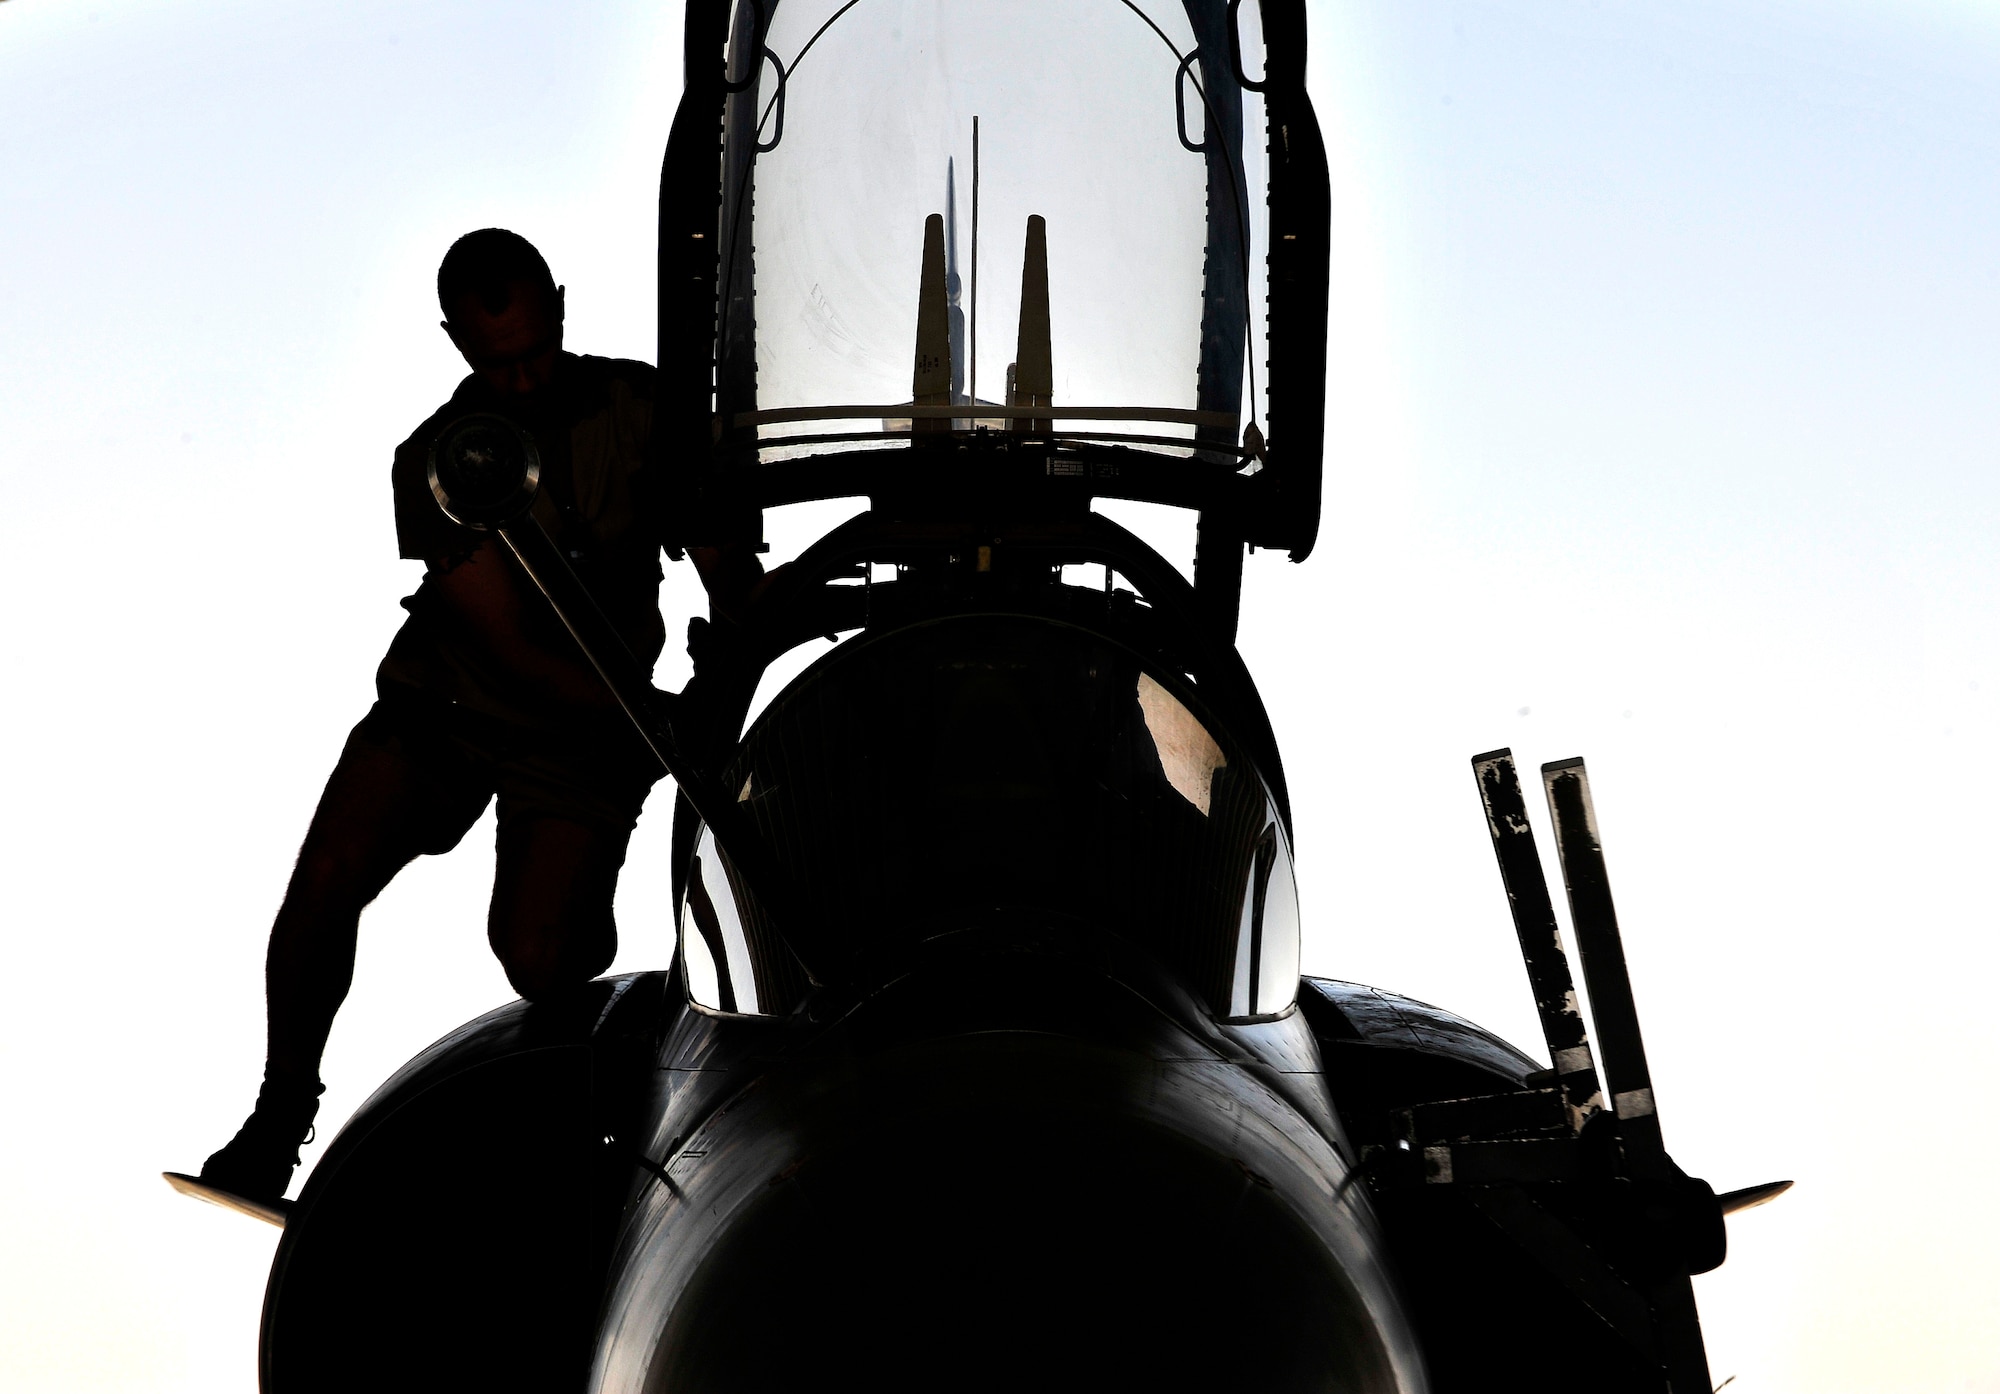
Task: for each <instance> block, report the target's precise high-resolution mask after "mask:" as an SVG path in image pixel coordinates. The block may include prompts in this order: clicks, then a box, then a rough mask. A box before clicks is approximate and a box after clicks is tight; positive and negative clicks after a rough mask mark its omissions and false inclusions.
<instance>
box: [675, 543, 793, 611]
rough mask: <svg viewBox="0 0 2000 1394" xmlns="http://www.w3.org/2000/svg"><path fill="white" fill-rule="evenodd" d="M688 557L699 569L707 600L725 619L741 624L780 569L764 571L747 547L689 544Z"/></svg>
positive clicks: (781, 569) (697, 569) (755, 555)
mask: <svg viewBox="0 0 2000 1394" xmlns="http://www.w3.org/2000/svg"><path fill="white" fill-rule="evenodd" d="M687 553H688V559H689V560H690V561H692V562H693V563H694V569H695V570H696V571H698V572H700V573H701V583H702V585H703V586H705V587H706V588H707V590H708V600H709V604H711V605H712V606H714V607H715V613H716V614H718V615H720V616H722V618H724V619H726V620H733V621H734V622H736V623H737V624H742V623H743V622H744V621H745V619H747V618H748V616H749V614H750V612H751V610H753V609H754V608H755V607H756V604H757V601H758V599H759V598H760V597H762V596H763V594H764V592H765V591H766V590H768V589H769V588H770V585H771V582H772V581H774V580H776V579H777V577H778V576H779V575H780V573H782V572H783V571H784V569H785V568H784V567H782V566H781V567H778V568H777V569H776V570H775V571H770V572H766V571H765V570H764V563H763V562H762V561H760V560H758V558H757V554H756V553H755V552H753V551H751V550H750V549H749V548H748V547H690V548H688V549H687Z"/></svg>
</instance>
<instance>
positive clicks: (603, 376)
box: [575, 353, 660, 402]
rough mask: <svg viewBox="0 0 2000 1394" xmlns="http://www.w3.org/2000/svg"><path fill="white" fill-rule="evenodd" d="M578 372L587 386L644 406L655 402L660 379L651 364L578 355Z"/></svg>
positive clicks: (626, 359) (592, 354)
mask: <svg viewBox="0 0 2000 1394" xmlns="http://www.w3.org/2000/svg"><path fill="white" fill-rule="evenodd" d="M575 372H576V373H577V375H578V376H579V377H580V378H582V379H583V380H584V381H586V382H589V383H591V384H593V385H597V386H602V387H605V388H608V389H610V390H611V391H612V392H613V393H620V392H622V394H623V395H625V396H629V397H634V398H637V399H639V400H640V401H645V402H650V401H652V400H653V392H654V389H655V385H656V384H657V383H658V381H659V376H660V374H659V370H658V369H656V368H654V367H653V365H652V364H650V363H642V362H640V361H639V360H638V359H636V358H599V357H598V356H597V355H596V354H594V353H579V354H578V355H577V356H576V365H575Z"/></svg>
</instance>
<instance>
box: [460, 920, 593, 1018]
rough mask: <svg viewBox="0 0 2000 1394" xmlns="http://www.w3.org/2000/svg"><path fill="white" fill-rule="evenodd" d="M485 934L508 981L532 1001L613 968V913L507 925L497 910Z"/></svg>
mask: <svg viewBox="0 0 2000 1394" xmlns="http://www.w3.org/2000/svg"><path fill="white" fill-rule="evenodd" d="M488 938H489V940H490V941H491V943H492V945H493V952H494V954H495V955H497V956H498V958H499V959H500V966H501V967H502V968H504V969H505V970H506V971H507V981H508V982H509V983H510V984H512V986H513V988H514V991H516V992H518V993H520V994H521V996H522V997H524V998H526V999H527V1000H528V1001H530V1002H542V1001H546V1000H548V999H549V998H551V997H559V996H561V995H563V994H564V993H566V992H573V991H575V990H576V989H577V988H579V987H582V986H583V985H584V984H585V983H587V982H589V981H591V980H592V979H593V978H596V977H597V976H599V975H600V974H602V973H603V972H604V970H605V969H607V968H609V967H610V966H611V960H612V959H613V958H614V957H616V955H617V952H618V931H617V929H616V927H615V926H614V924H613V923H612V920H611V917H610V916H609V915H608V914H607V915H605V916H604V917H603V918H602V920H601V922H598V921H595V920H593V922H591V923H587V924H581V925H578V924H569V925H551V924H546V923H544V924H539V925H536V924H523V923H519V922H514V923H509V922H507V920H506V918H505V917H504V916H502V915H500V914H498V913H496V914H495V917H494V922H493V923H492V924H491V925H490V926H489V930H488Z"/></svg>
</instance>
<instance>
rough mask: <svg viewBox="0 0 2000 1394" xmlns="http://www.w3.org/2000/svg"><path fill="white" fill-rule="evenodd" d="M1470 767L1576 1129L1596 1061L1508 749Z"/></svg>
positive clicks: (1594, 1094) (1594, 1104)
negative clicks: (1592, 1055) (1476, 781)
mask: <svg viewBox="0 0 2000 1394" xmlns="http://www.w3.org/2000/svg"><path fill="white" fill-rule="evenodd" d="M1472 773H1473V777H1474V778H1475V779H1477V780H1478V782H1479V801H1480V803H1481V804H1482V805H1483V806H1484V807H1485V810H1486V830H1487V832H1488V833H1489V834H1491V836H1492V838H1493V855H1494V858H1495V859H1496V860H1497V861H1498V862H1499V863H1500V883H1501V884H1502V885H1503V886H1505V887H1506V889H1507V908H1508V909H1509V910H1511V911H1512V912H1513V916H1514V933H1515V935H1516V936H1517V937H1518V938H1519V939H1520V941H1521V962H1522V963H1523V964H1524V965H1525V966H1526V967H1527V970H1528V986H1529V988H1530V989H1531V990H1532V991H1533V992H1534V994H1535V1012H1536V1014H1537V1015H1538V1016H1539V1017H1540V1018H1541V1023H1542V1039H1543V1040H1544V1041H1545V1042H1547V1044H1548V1048H1549V1063H1550V1064H1551V1065H1552V1066H1554V1068H1555V1073H1556V1081H1557V1084H1558V1085H1559V1086H1560V1087H1561V1089H1562V1096H1563V1103H1564V1104H1565V1105H1566V1106H1567V1108H1568V1110H1569V1120H1570V1130H1571V1131H1572V1132H1576V1131H1579V1130H1581V1129H1582V1127H1583V1120H1584V1119H1585V1118H1587V1117H1589V1116H1590V1115H1591V1114H1592V1113H1595V1112H1596V1111H1597V1110H1598V1109H1600V1108H1602V1107H1603V1106H1604V1095H1603V1093H1602V1091H1601V1090H1600V1089H1599V1087H1598V1082H1597V1063H1596V1061H1595V1060H1594V1059H1593V1058H1592V1057H1591V1052H1590V1037H1589V1035H1588V1034H1587V1033H1586V1032H1585V1030H1584V1026H1583V1013H1582V1012H1581V1011H1580V1010H1579V1009H1578V1004H1577V999H1576V983H1575V980H1574V979H1572V978H1571V976H1570V971H1569V958H1568V956H1567V955H1566V954H1565V953H1564V952H1563V942H1562V929H1561V927H1560V926H1559V925H1557V923H1556V911H1555V906H1554V904H1552V903H1551V902H1550V899H1549V883H1548V879H1547V878H1546V877H1545V876H1543V875H1542V861H1541V858H1540V857H1539V856H1538V855H1537V854H1536V852H1535V830H1534V828H1533V827H1531V826H1530V825H1529V823H1528V808H1527V804H1526V802H1525V801H1524V800H1523V798H1522V796H1521V777H1520V773H1519V771H1517V770H1516V769H1515V767H1514V754H1513V752H1512V751H1511V750H1492V751H1488V752H1487V753H1486V754H1484V755H1475V756H1473V757H1472Z"/></svg>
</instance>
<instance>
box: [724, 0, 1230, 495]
mask: <svg viewBox="0 0 2000 1394" xmlns="http://www.w3.org/2000/svg"><path fill="white" fill-rule="evenodd" d="M1255 10H1256V6H1255V5H1254V4H1253V5H1248V6H1245V7H1244V8H1243V11H1242V14H1241V18H1240V24H1241V26H1242V30H1243V33H1242V46H1243V51H1244V53H1245V54H1246V59H1245V62H1246V63H1247V64H1248V65H1249V67H1250V68H1251V70H1252V75H1253V76H1254V74H1255V72H1256V71H1257V70H1258V68H1259V67H1260V62H1259V60H1258V58H1257V57H1256V55H1257V54H1258V53H1259V51H1260V44H1259V40H1258V35H1257V33H1256V31H1255V25H1256V20H1255ZM1228 25H1229V19H1228V16H1227V13H1226V5H1225V3H1224V0H1186V2H1185V3H1182V0H1148V3H1146V4H1143V5H1142V4H1137V3H1128V2H1127V0H1007V3H1004V4H998V3H993V2H992V0H984V3H982V2H981V0H848V2H847V3H841V0H759V2H758V3H751V2H750V0H744V3H742V4H740V5H739V6H738V10H737V13H736V14H735V17H734V20H733V28H732V42H731V45H730V61H729V78H730V81H731V84H732V85H735V84H739V83H740V84H744V85H743V87H742V90H740V91H739V92H737V93H735V94H734V95H732V96H731V97H730V98H729V100H728V103H727V107H726V110H725V117H724V142H723V161H724V171H723V174H724V179H723V204H722V212H721V225H720V229H719V234H720V237H721V239H722V242H721V248H720V251H721V264H722V275H723V280H722V294H721V304H720V307H719V312H720V324H719V343H718V349H719V360H720V361H719V365H718V370H717V371H718V382H717V403H718V410H719V412H720V415H721V418H722V420H721V422H720V425H721V427H722V430H723V433H724V434H725V435H726V436H728V437H731V438H734V439H737V440H739V441H746V442H747V441H748V440H750V439H756V440H760V441H763V442H773V441H778V440H790V441H797V440H799V438H800V437H801V436H812V437H817V436H824V435H829V434H834V435H846V436H850V437H860V438H863V440H864V442H865V443H866V444H870V445H873V446H880V445H881V444H882V443H883V442H884V440H885V439H894V438H895V437H897V436H899V435H906V434H907V433H909V432H911V431H912V430H913V429H914V430H915V431H918V432H925V431H950V430H971V429H978V428H982V427H983V428H985V429H989V430H1010V429H1011V430H1032V431H1039V432H1043V433H1048V432H1050V431H1053V432H1054V433H1057V434H1083V435H1100V436H1101V435H1125V436H1140V437H1147V438H1151V439H1152V440H1153V441H1154V443H1155V447H1156V448H1169V449H1172V448H1174V447H1171V446H1167V445H1165V444H1164V443H1165V442H1168V441H1173V442H1186V443H1187V444H1186V446H1183V447H1180V448H1181V449H1183V450H1184V449H1185V448H1187V446H1192V445H1194V444H1195V443H1196V442H1205V443H1210V444H1215V445H1224V446H1228V445H1234V444H1235V443H1236V442H1238V441H1239V440H1240V438H1241V434H1242V428H1243V426H1244V424H1245V423H1246V422H1247V421H1249V420H1251V419H1253V417H1260V416H1261V415H1262V406H1261V403H1260V402H1258V401H1257V400H1256V389H1257V386H1258V384H1257V383H1256V382H1255V381H1254V378H1255V377H1256V376H1258V375H1259V370H1260V367H1261V362H1260V360H1261V359H1262V357H1263V354H1262V351H1261V344H1262V340H1263V326H1262V315H1261V311H1262V305H1263V300H1264V296H1263V294H1262V293H1261V289H1260V290H1259V292H1258V293H1255V294H1253V293H1252V289H1251V286H1252V280H1251V273H1252V268H1256V269H1257V271H1256V279H1257V282H1258V283H1259V284H1260V285H1261V281H1262V267H1263V265H1264V251H1265V217H1264V202H1265V199H1264V189H1265V177H1264V163H1263V157H1262V145H1263V128H1264V119H1263V113H1262V109H1261V101H1260V99H1259V98H1258V97H1257V96H1256V95H1255V94H1254V93H1250V92H1246V91H1245V90H1244V89H1243V88H1242V87H1241V86H1240V85H1239V84H1238V82H1237V79H1236V73H1235V66H1234V63H1233V61H1232V58H1231V55H1230V44H1229V32H1228ZM1246 133H1247V138H1246ZM1044 287H1045V289H1044ZM1024 307H1025V310H1026V313H1025V314H1024ZM898 407H901V408H903V410H901V411H898V410H896V408H898ZM912 407H914V410H912V409H911V408H912ZM954 408H963V410H962V411H961V410H954ZM1034 408H1047V409H1048V411H1047V413H1046V414H1040V415H1038V414H1036V413H1035V412H1034V411H1033V409H1034ZM826 445H827V443H826V442H817V443H815V444H812V445H809V446H806V447H805V448H808V449H819V448H826ZM798 448H799V447H797V446H795V447H794V448H793V449H792V450H790V451H781V452H779V453H797V451H798ZM765 453H766V458H769V457H770V455H771V453H772V452H771V451H770V449H768V448H767V449H766V452H765Z"/></svg>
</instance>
